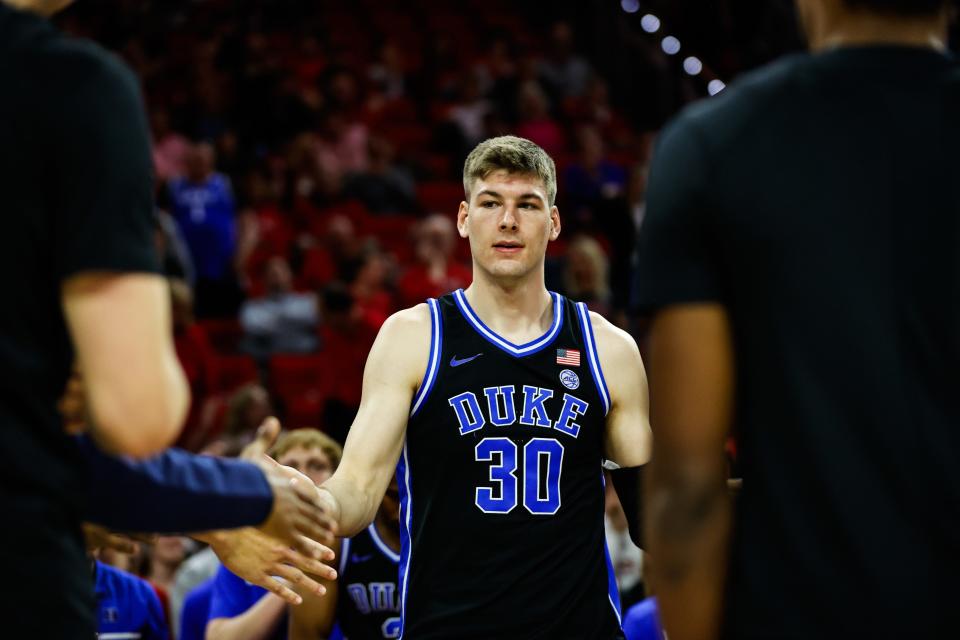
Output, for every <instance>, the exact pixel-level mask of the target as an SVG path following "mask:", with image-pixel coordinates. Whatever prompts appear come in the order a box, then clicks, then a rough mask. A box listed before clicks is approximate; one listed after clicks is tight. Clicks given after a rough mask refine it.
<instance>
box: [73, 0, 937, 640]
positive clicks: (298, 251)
mask: <svg viewBox="0 0 960 640" xmlns="http://www.w3.org/2000/svg"><path fill="white" fill-rule="evenodd" d="M56 22H57V24H58V25H59V26H61V27H63V28H64V29H66V30H67V31H69V32H71V33H74V34H78V35H82V36H86V37H90V38H92V39H94V40H96V41H97V42H99V43H101V44H103V45H104V46H106V47H108V48H110V49H112V50H114V51H115V52H116V53H118V54H119V55H120V56H121V57H122V58H123V59H124V60H125V61H126V62H127V63H128V64H129V65H130V66H131V67H132V68H133V69H134V70H135V72H136V73H137V74H138V76H139V78H140V80H141V82H142V87H143V94H144V100H145V103H146V106H147V111H148V114H149V118H150V126H151V130H152V132H153V136H154V160H155V166H156V175H157V186H156V193H157V205H158V206H157V211H158V218H157V219H158V231H157V243H158V247H160V249H161V250H162V251H163V253H164V256H165V258H164V268H165V270H166V271H167V274H168V275H169V276H170V278H171V295H172V297H173V301H174V312H175V325H176V344H177V350H178V355H179V356H180V359H181V362H182V364H183V366H184V369H185V370H186V372H187V374H188V377H189V379H190V384H191V387H192V394H193V405H192V408H191V411H190V416H189V420H188V422H187V424H186V426H185V428H184V431H183V434H182V435H181V437H180V440H179V443H178V444H179V445H180V446H183V447H185V448H187V449H190V450H192V451H202V452H206V453H212V454H218V455H235V454H236V452H237V451H238V450H239V448H240V447H241V446H242V445H243V444H244V443H245V442H247V441H249V439H250V437H251V434H252V433H253V430H254V429H255V428H256V427H257V425H259V424H260V422H261V420H262V419H263V418H264V417H265V416H267V415H270V414H275V415H278V416H279V417H280V419H281V421H282V422H283V424H284V426H285V427H287V428H299V427H306V426H312V427H319V428H320V429H322V430H324V431H326V432H327V433H329V434H330V435H332V436H333V437H334V438H336V439H337V440H340V441H342V440H343V438H344V437H345V435H346V431H347V429H348V427H349V424H350V422H351V420H352V417H353V415H354V413H355V411H356V408H357V405H358V403H359V398H360V382H361V376H362V370H363V364H364V361H365V358H366V354H367V352H368V350H369V348H370V345H371V343H372V341H373V338H374V336H375V335H376V332H377V330H378V328H379V327H380V325H381V324H382V322H383V321H384V320H385V319H386V318H387V316H388V315H389V314H390V313H392V312H393V311H395V310H397V309H399V308H402V307H405V306H409V305H412V304H416V303H417V302H421V301H422V300H423V299H425V298H426V297H429V296H436V295H439V294H442V293H444V292H446V291H449V290H450V289H453V288H456V287H465V286H467V285H468V284H469V282H470V273H469V249H468V246H467V243H466V242H465V241H463V240H461V239H460V238H459V237H457V236H456V235H455V230H454V228H453V226H452V221H453V219H454V216H455V214H456V210H457V205H458V203H459V202H460V200H461V199H462V196H463V188H462V182H461V179H460V172H461V169H462V164H463V160H464V158H465V157H466V154H467V153H468V152H469V150H470V149H471V148H472V147H473V146H474V145H475V144H476V143H477V142H479V141H480V140H482V139H485V138H487V137H490V136H494V135H501V134H506V133H513V134H517V135H521V136H524V137H528V138H530V139H532V140H534V141H535V142H537V143H539V144H540V145H541V146H543V147H544V148H545V149H546V150H547V151H548V152H549V153H550V154H551V155H552V157H553V158H554V159H555V160H556V163H557V170H558V177H559V193H558V205H559V207H560V211H561V218H562V220H563V225H564V228H563V233H562V236H561V239H560V241H558V242H556V243H554V245H553V246H552V247H551V250H550V252H549V256H548V270H547V271H548V272H547V279H548V287H549V288H550V289H552V290H556V291H560V292H562V293H565V294H567V295H569V296H571V297H573V298H576V299H580V300H584V301H587V302H588V304H589V305H590V307H591V308H592V309H594V310H596V311H598V312H601V313H603V314H604V315H606V316H607V317H609V318H610V319H611V320H613V321H614V322H616V323H617V324H619V325H621V326H624V327H627V328H631V329H635V328H636V327H635V322H634V320H633V318H632V316H631V313H630V283H631V280H632V277H633V271H632V269H631V264H632V259H633V255H632V254H633V250H634V237H635V234H636V230H637V227H638V225H639V223H640V222H641V221H642V217H643V210H644V188H645V177H646V168H647V165H648V163H649V158H650V154H651V152H652V148H653V144H654V141H655V137H656V134H657V131H658V129H659V128H660V127H662V126H663V124H664V123H665V122H666V121H667V120H668V119H669V118H670V117H671V116H672V115H674V114H675V113H677V112H678V111H679V110H680V109H681V108H682V107H683V106H684V105H686V104H688V103H690V102H691V101H695V100H701V99H709V96H710V95H711V94H715V93H717V92H719V91H722V89H723V87H724V85H725V83H728V82H731V81H733V80H734V79H735V78H736V77H737V76H738V75H739V74H741V73H743V72H745V71H748V70H750V69H753V68H756V67H758V66H760V65H762V64H764V63H766V62H768V61H770V60H772V59H774V58H775V57H777V56H779V55H781V54H784V53H788V52H792V51H798V50H801V49H802V41H801V39H800V37H799V36H798V34H797V29H796V22H795V17H794V14H793V8H792V2H790V0H710V1H706V2H705V1H703V0H648V1H642V2H640V1H637V0H622V1H619V0H610V1H606V0H604V1H600V0H596V1H591V2H585V1H575V0H562V1H554V2H535V1H529V0H510V1H508V0H467V1H465V2H458V3H451V2H443V1H440V0H412V1H409V2H382V1H377V0H356V1H353V2H349V1H342V0H337V1H317V0H312V1H311V0H197V1H194V2H182V1H175V2H174V1H169V2H168V1H160V0H153V1H141V0H115V1H106V0H101V1H93V0H84V1H82V2H77V3H76V4H75V5H74V6H72V7H71V8H70V9H68V10H67V11H65V12H64V13H62V14H61V15H59V16H58V17H57V18H56ZM954 35H955V33H954ZM954 40H955V38H954ZM183 176H187V177H188V178H189V179H190V181H192V182H193V183H194V184H195V185H201V186H202V187H203V189H201V190H200V192H201V193H205V194H207V195H206V196H204V197H202V198H199V199H198V197H197V196H196V195H195V194H196V190H194V191H193V192H191V193H193V194H194V195H190V194H189V193H185V192H184V191H183V190H180V187H178V185H180V186H181V187H182V185H183V182H182V177H183ZM614 500H615V498H614ZM613 510H615V509H613ZM189 551H190V549H189V543H188V542H186V541H185V540H184V539H179V538H162V539H161V542H160V543H159V544H158V545H156V546H155V547H154V548H153V551H150V550H149V548H145V549H144V551H142V555H141V556H139V557H136V558H117V559H115V561H116V562H117V564H119V565H121V566H125V567H126V568H129V569H131V570H133V571H135V572H137V573H140V574H141V575H144V576H146V577H148V578H151V579H152V580H153V581H154V583H155V584H159V585H160V586H161V587H162V585H163V583H167V584H172V582H173V579H174V575H175V572H176V569H177V567H178V566H179V565H180V563H181V562H182V561H183V560H184V557H185V555H186V554H187V553H189ZM617 570H618V578H621V579H623V580H624V582H623V583H622V584H621V586H625V585H626V586H627V589H626V593H625V604H629V602H630V601H636V600H639V599H640V597H642V595H643V589H642V583H640V582H639V580H640V566H639V562H637V561H635V559H630V558H627V559H625V560H624V561H623V565H622V566H621V565H618V567H617ZM624 576H626V577H625V578H624ZM173 628H176V623H174V625H173Z"/></svg>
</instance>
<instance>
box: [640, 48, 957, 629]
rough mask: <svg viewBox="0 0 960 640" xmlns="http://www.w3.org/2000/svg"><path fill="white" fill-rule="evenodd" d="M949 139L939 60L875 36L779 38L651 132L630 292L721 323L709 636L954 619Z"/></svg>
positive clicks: (953, 233)
mask: <svg viewBox="0 0 960 640" xmlns="http://www.w3.org/2000/svg"><path fill="white" fill-rule="evenodd" d="M957 149H960V74H958V73H957V68H956V65H955V63H954V62H953V60H952V59H951V58H949V57H947V56H944V55H940V54H938V53H935V52H933V51H929V50H923V49H910V48H896V47H878V48H863V49H842V50H834V51H831V52H828V53H824V54H821V55H814V56H810V55H800V56H795V57H791V58H788V59H785V60H783V61H780V62H778V63H776V64H774V65H772V66H770V67H768V68H765V69H762V70H760V71H758V72H756V73H753V74H751V75H749V76H747V77H745V78H744V79H742V80H740V81H739V82H737V83H736V84H735V85H733V86H731V87H730V88H728V89H727V90H726V91H724V92H723V93H722V94H721V95H720V96H718V97H717V98H715V99H712V100H708V101H704V102H701V103H698V104H696V105H693V106H692V107H690V108H689V109H687V110H686V111H685V112H684V113H683V114H681V115H680V116H679V117H678V118H677V120H676V121H675V122H674V123H672V125H670V126H669V128H668V129H667V130H666V131H665V132H664V133H663V135H662V139H661V141H660V144H659V148H658V150H657V154H656V158H655V161H654V166H653V167H652V171H651V175H650V190H649V201H648V208H647V217H646V222H645V225H644V228H643V230H642V232H641V239H640V244H639V278H638V282H639V288H638V291H637V294H638V298H639V302H640V304H641V305H642V306H644V307H646V308H648V309H652V308H658V307H663V306H667V305H672V304H679V303H685V302H701V301H703V302H720V303H722V304H724V305H725V306H726V308H727V310H728V312H729V314H730V317H731V319H732V325H733V331H734V341H735V347H734V348H735V358H736V370H737V374H736V375H737V379H736V388H737V397H736V407H737V409H736V428H737V430H738V433H739V437H740V446H739V451H740V455H741V456H742V459H741V462H742V466H743V476H744V486H743V492H742V494H741V496H740V499H739V503H738V505H737V517H736V528H735V529H736V530H735V533H734V538H733V555H732V564H731V568H730V584H729V590H728V604H727V623H726V632H727V635H728V637H736V638H759V637H765V638H766V637H791V638H793V637H796V638H813V637H816V638H832V637H889V636H897V637H916V638H920V637H938V635H937V634H939V633H941V630H945V629H951V628H952V629H953V630H954V632H955V631H956V629H957V628H960V627H958V625H957V623H958V614H957V611H958V609H957V607H956V604H955V602H954V600H955V596H956V594H957V593H958V591H957V586H956V585H957V575H958V569H960V401H958V398H960V201H958V194H960V191H958V182H957V180H956V177H955V176H956V173H957V164H956V159H955V156H956V153H957ZM654 426H655V425H654ZM871 633H872V634H874V635H872V636H871V635H869V634H871ZM851 634H852V635H851ZM939 637H944V636H939Z"/></svg>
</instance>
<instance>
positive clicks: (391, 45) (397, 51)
mask: <svg viewBox="0 0 960 640" xmlns="http://www.w3.org/2000/svg"><path fill="white" fill-rule="evenodd" d="M406 75H407V72H406V61H405V60H404V55H403V49H402V48H401V47H400V46H398V45H397V44H396V43H395V42H387V43H386V44H384V45H383V46H382V47H381V48H380V59H379V60H378V61H377V62H376V63H374V64H372V65H371V66H370V68H369V70H368V72H367V77H368V78H369V80H370V82H371V83H372V84H373V85H374V87H375V88H376V90H377V92H378V93H379V94H380V95H381V96H382V97H383V99H385V100H387V101H390V100H397V99H399V98H402V97H404V96H405V95H406V93H407V79H406Z"/></svg>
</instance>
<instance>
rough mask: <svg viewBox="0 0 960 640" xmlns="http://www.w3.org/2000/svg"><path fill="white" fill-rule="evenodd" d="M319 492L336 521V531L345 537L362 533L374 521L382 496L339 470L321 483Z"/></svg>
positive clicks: (329, 513)
mask: <svg viewBox="0 0 960 640" xmlns="http://www.w3.org/2000/svg"><path fill="white" fill-rule="evenodd" d="M320 495H321V501H322V503H323V505H324V507H325V509H326V510H327V512H328V515H330V517H332V518H333V519H334V520H335V521H336V523H337V535H338V536H340V537H343V538H349V537H351V536H354V535H356V534H358V533H360V532H361V531H363V530H364V529H365V528H366V527H367V526H368V525H369V524H370V523H371V522H373V519H374V517H375V516H376V515H377V508H378V507H379V506H380V500H381V498H382V495H381V496H378V497H375V496H374V495H373V491H372V489H369V488H364V487H363V486H361V485H360V483H357V482H354V481H351V480H349V479H347V478H345V477H343V476H342V475H339V474H336V473H335V474H333V477H332V478H330V479H329V480H327V481H326V482H324V483H323V484H322V485H320Z"/></svg>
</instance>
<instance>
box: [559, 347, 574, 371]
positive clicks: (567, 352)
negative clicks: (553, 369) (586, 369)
mask: <svg viewBox="0 0 960 640" xmlns="http://www.w3.org/2000/svg"><path fill="white" fill-rule="evenodd" d="M557 364H566V365H570V366H572V367H579V366H580V352H579V351H577V350H576V349H557Z"/></svg>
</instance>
